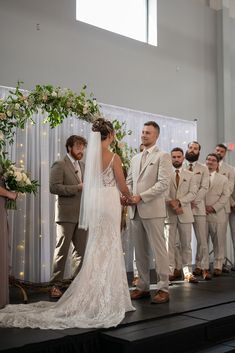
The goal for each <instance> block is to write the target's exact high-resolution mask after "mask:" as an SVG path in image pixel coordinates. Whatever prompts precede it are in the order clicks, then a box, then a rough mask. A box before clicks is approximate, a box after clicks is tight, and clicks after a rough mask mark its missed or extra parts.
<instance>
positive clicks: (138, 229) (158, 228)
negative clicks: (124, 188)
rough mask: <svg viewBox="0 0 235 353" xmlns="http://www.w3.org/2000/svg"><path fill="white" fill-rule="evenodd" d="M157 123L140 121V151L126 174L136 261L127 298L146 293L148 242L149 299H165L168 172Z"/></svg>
mask: <svg viewBox="0 0 235 353" xmlns="http://www.w3.org/2000/svg"><path fill="white" fill-rule="evenodd" d="M159 133H160V127H159V125H158V124H157V123H156V122H155V121H149V122H147V123H145V124H144V127H143V130H142V135H141V140H142V143H143V145H144V151H143V152H142V153H139V154H138V155H136V156H134V158H133V159H132V161H131V167H130V170H129V173H128V176H127V185H128V186H129V188H130V189H131V191H132V192H133V195H134V196H133V197H132V200H133V204H134V205H133V206H131V211H130V219H131V220H132V221H131V222H132V231H133V235H134V246H135V255H136V265H137V270H138V273H139V281H138V284H137V287H136V289H135V290H134V291H132V293H131V299H135V300H137V299H141V298H144V297H149V296H150V292H149V286H150V275H149V252H148V250H149V246H150V247H151V248H152V252H153V255H154V258H155V263H156V272H157V277H158V279H159V281H158V283H157V293H156V295H155V296H154V298H153V299H152V302H153V303H157V304H161V303H166V302H168V301H169V292H168V286H169V282H168V269H169V262H168V254H167V248H166V243H165V238H164V220H165V217H166V206H165V194H166V192H167V190H168V186H169V180H170V175H171V169H172V168H171V159H170V156H169V155H168V154H167V153H165V152H162V151H160V150H159V149H158V147H157V146H156V142H157V139H158V137H159Z"/></svg>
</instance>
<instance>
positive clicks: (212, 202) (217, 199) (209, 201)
mask: <svg viewBox="0 0 235 353" xmlns="http://www.w3.org/2000/svg"><path fill="white" fill-rule="evenodd" d="M229 196H230V190H229V185H228V179H227V178H226V177H225V176H224V175H221V174H219V173H216V174H215V175H214V179H213V182H212V185H210V187H209V190H208V192H207V194H206V206H212V207H213V208H214V210H215V212H216V213H211V214H209V215H207V222H213V223H223V222H226V220H227V215H226V211H225V205H226V203H228V200H229Z"/></svg>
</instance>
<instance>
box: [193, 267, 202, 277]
mask: <svg viewBox="0 0 235 353" xmlns="http://www.w3.org/2000/svg"><path fill="white" fill-rule="evenodd" d="M193 274H194V276H201V274H202V269H201V268H200V267H196V268H195V270H194V271H193Z"/></svg>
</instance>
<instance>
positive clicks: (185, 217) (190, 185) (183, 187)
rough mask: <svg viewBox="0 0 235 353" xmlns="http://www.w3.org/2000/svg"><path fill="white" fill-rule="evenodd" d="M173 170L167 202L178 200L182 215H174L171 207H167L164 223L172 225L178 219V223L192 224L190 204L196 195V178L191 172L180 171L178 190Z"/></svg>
mask: <svg viewBox="0 0 235 353" xmlns="http://www.w3.org/2000/svg"><path fill="white" fill-rule="evenodd" d="M175 174H176V173H175V170H173V172H172V174H171V182H170V188H169V194H168V195H167V198H166V199H167V200H179V201H180V203H181V207H182V210H183V214H180V215H176V214H175V213H174V211H173V210H172V209H171V207H169V206H167V219H166V223H173V222H174V221H175V218H178V220H179V222H180V223H192V222H193V221H194V218H193V213H192V209H191V202H192V201H193V200H194V199H195V197H196V194H197V184H196V177H195V176H194V175H193V173H192V172H189V171H188V170H185V169H182V170H181V173H180V174H179V176H180V180H179V185H178V188H177V186H176V181H175Z"/></svg>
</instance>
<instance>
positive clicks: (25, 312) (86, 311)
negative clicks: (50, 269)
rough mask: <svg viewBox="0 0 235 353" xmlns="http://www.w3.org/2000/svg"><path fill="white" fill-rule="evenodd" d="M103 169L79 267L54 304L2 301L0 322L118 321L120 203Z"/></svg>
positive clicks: (122, 275) (121, 302) (125, 303)
mask: <svg viewBox="0 0 235 353" xmlns="http://www.w3.org/2000/svg"><path fill="white" fill-rule="evenodd" d="M112 164H113V159H112V161H111V162H110V164H109V166H108V167H107V169H106V170H105V171H104V172H103V174H102V176H103V178H102V179H103V187H102V196H103V200H105V202H104V205H105V207H104V208H103V210H102V212H101V213H100V214H101V216H100V219H99V222H98V224H96V225H94V227H92V228H90V229H89V239H88V244H87V250H86V253H85V257H84V261H83V265H82V268H81V271H80V272H79V274H78V275H77V277H76V278H75V279H74V281H73V283H72V284H71V285H70V287H69V288H68V289H67V290H66V292H65V293H64V295H63V296H62V297H61V298H60V300H59V301H58V302H57V303H51V302H38V303H35V304H34V303H33V304H19V305H8V306H6V307H5V308H4V309H2V310H0V327H22V328H23V327H31V328H41V329H66V328H72V327H81V328H89V327H92V328H96V327H112V326H116V325H118V324H119V323H120V322H121V321H122V320H123V318H124V316H125V313H126V312H127V311H133V310H135V308H134V307H133V306H132V304H131V300H130V294H129V290H128V284H127V278H126V271H125V264H124V258H123V251H122V245H121V238H120V218H121V206H120V196H119V191H118V189H117V187H116V181H115V177H114V172H113V168H112Z"/></svg>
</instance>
